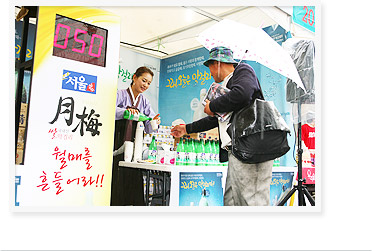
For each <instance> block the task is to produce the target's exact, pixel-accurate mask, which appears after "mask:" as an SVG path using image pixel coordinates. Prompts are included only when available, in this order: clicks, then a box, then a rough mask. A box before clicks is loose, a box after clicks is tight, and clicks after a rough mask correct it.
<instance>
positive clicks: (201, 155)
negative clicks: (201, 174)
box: [200, 139, 206, 166]
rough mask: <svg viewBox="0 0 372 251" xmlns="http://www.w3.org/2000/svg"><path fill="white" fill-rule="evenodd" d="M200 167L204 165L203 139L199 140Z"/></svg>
mask: <svg viewBox="0 0 372 251" xmlns="http://www.w3.org/2000/svg"><path fill="white" fill-rule="evenodd" d="M200 165H201V166H205V165H206V158H205V145H204V140H203V139H200Z"/></svg>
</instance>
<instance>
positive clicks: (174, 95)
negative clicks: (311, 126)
mask: <svg viewBox="0 0 372 251" xmlns="http://www.w3.org/2000/svg"><path fill="white" fill-rule="evenodd" d="M208 58H209V51H208V50H207V49H205V48H200V49H196V50H193V51H189V52H186V53H183V54H180V55H177V56H174V57H170V58H167V59H163V60H162V61H161V65H160V81H159V82H160V83H159V112H160V115H161V118H162V124H164V125H171V124H172V121H174V120H176V119H178V118H181V119H183V120H184V121H185V122H186V123H191V122H193V121H196V120H199V119H201V118H203V117H205V116H207V114H205V113H204V106H203V105H202V103H201V101H202V100H203V98H204V96H205V95H206V93H207V90H208V89H209V87H210V85H211V84H212V83H213V82H214V79H213V78H212V76H211V75H210V71H209V68H208V67H206V66H204V65H203V62H204V61H206V60H207V59H208ZM243 62H245V63H247V64H249V65H250V66H251V67H252V68H253V69H254V71H255V72H256V75H257V77H258V79H259V81H260V84H261V87H262V91H263V93H264V97H265V99H266V100H269V101H273V102H274V104H275V106H276V107H277V108H278V110H279V112H280V113H281V115H282V116H283V118H284V120H285V121H286V123H287V124H288V126H289V128H290V129H291V136H288V143H289V145H290V146H291V148H292V147H293V146H294V142H295V138H294V135H295V134H294V132H293V129H292V128H293V127H292V124H293V122H292V113H291V106H290V103H288V102H286V98H285V95H286V90H285V83H286V81H287V78H286V77H284V76H283V75H281V74H279V73H277V72H275V71H273V70H271V69H269V68H267V67H266V66H263V65H261V64H259V63H257V62H253V61H246V60H244V61H243ZM292 149H293V148H292ZM292 155H293V152H292V150H290V151H289V152H288V153H287V154H286V155H284V156H283V157H281V159H280V164H281V165H282V166H295V165H296V162H295V160H294V159H293V157H292Z"/></svg>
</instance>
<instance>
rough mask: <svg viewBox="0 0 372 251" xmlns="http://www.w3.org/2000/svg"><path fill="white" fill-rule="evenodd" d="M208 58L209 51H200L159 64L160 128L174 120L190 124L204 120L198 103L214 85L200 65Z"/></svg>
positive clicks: (201, 49)
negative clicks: (181, 120)
mask: <svg viewBox="0 0 372 251" xmlns="http://www.w3.org/2000/svg"><path fill="white" fill-rule="evenodd" d="M208 57H209V51H208V50H207V49H205V48H200V49H196V50H193V51H190V52H186V53H183V54H180V55H177V56H174V57H171V58H167V59H163V60H162V61H161V64H160V80H159V113H160V116H161V121H162V124H164V125H171V124H172V121H174V120H175V119H177V118H181V119H183V120H184V121H185V122H186V123H191V122H193V121H196V120H198V119H200V118H202V117H205V116H207V115H206V114H205V113H204V106H203V105H202V104H201V101H202V98H204V95H205V94H206V92H207V90H208V88H209V86H210V85H211V84H212V83H213V82H214V80H213V78H212V76H211V75H210V72H209V69H208V67H206V66H204V65H203V62H204V61H205V60H207V59H208ZM201 97H202V98H201Z"/></svg>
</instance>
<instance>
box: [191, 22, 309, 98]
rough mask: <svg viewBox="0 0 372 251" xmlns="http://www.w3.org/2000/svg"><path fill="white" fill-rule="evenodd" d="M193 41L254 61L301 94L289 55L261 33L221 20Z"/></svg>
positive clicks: (256, 29) (243, 25)
mask: <svg viewBox="0 0 372 251" xmlns="http://www.w3.org/2000/svg"><path fill="white" fill-rule="evenodd" d="M197 40H198V41H199V42H200V43H201V44H202V45H203V46H204V47H206V48H207V49H208V50H210V49H212V48H214V47H216V46H225V47H228V48H230V49H231V50H232V51H233V52H234V58H236V59H240V60H243V59H244V60H251V61H256V62H258V63H260V64H262V65H264V66H266V67H268V68H270V69H271V70H273V71H276V72H278V73H280V74H281V75H283V76H285V77H287V78H290V79H291V80H292V81H293V82H295V83H296V84H297V86H298V87H300V88H302V89H303V90H305V87H304V85H303V83H302V81H301V78H300V76H299V74H298V72H297V69H296V66H295V64H294V62H293V60H292V58H291V56H290V55H289V53H288V52H286V51H285V50H284V49H283V48H282V47H281V46H280V45H279V44H278V43H277V42H275V41H274V40H273V39H272V38H271V37H270V36H269V35H268V34H267V33H266V32H265V31H263V30H262V29H259V28H253V27H250V26H247V25H245V24H241V23H238V22H235V21H232V20H228V19H224V20H222V21H220V22H218V23H217V24H215V25H213V26H211V27H210V28H208V29H206V30H204V31H203V32H201V33H200V34H199V36H198V37H197ZM305 92H306V90H305Z"/></svg>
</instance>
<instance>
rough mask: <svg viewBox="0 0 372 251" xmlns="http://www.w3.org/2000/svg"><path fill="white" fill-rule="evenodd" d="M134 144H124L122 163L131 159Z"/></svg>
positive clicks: (129, 142)
mask: <svg viewBox="0 0 372 251" xmlns="http://www.w3.org/2000/svg"><path fill="white" fill-rule="evenodd" d="M133 147H134V143H133V142H132V141H125V142H124V161H126V162H131V161H132V157H133Z"/></svg>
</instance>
